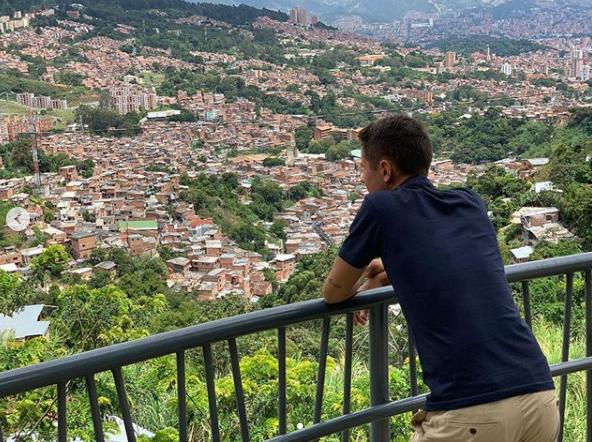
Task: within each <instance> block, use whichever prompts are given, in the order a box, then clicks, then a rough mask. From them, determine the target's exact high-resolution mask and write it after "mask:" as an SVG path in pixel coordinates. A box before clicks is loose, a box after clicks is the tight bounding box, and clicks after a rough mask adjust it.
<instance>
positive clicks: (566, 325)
mask: <svg viewBox="0 0 592 442" xmlns="http://www.w3.org/2000/svg"><path fill="white" fill-rule="evenodd" d="M573 279H574V275H573V273H568V274H567V275H566V278H565V311H564V314H563V344H562V348H561V361H562V362H565V361H567V360H568V359H569V338H570V335H571V309H572V298H573ZM566 397H567V375H563V376H561V380H560V384H559V419H560V425H561V428H560V429H559V437H558V438H557V440H558V441H559V442H562V441H563V426H564V424H565V401H566Z"/></svg>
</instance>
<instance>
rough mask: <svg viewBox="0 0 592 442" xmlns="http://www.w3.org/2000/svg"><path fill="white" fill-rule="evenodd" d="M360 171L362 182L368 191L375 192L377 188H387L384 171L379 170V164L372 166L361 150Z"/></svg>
mask: <svg viewBox="0 0 592 442" xmlns="http://www.w3.org/2000/svg"><path fill="white" fill-rule="evenodd" d="M360 172H361V174H362V177H361V178H362V183H364V184H365V185H366V189H368V192H376V191H378V190H386V189H388V187H387V185H386V184H387V183H386V182H385V176H384V171H383V170H381V164H380V162H379V164H377V165H375V166H373V165H372V164H371V163H370V161H368V159H367V158H366V157H365V155H364V153H363V151H362V158H361V161H360Z"/></svg>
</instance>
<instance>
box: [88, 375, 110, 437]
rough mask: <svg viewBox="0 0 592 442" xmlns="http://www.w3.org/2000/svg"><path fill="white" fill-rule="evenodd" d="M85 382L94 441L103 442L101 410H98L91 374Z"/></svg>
mask: <svg viewBox="0 0 592 442" xmlns="http://www.w3.org/2000/svg"><path fill="white" fill-rule="evenodd" d="M85 380H86V390H87V391H88V401H89V402H90V414H91V416H92V421H93V428H94V430H95V440H96V441H97V442H105V435H104V434H103V418H102V417H101V410H100V408H99V400H98V397H97V386H96V384H95V377H94V375H93V374H89V375H87V376H86V377H85Z"/></svg>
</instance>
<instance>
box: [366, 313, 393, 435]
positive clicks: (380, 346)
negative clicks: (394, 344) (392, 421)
mask: <svg viewBox="0 0 592 442" xmlns="http://www.w3.org/2000/svg"><path fill="white" fill-rule="evenodd" d="M387 311H388V310H387V305H386V304H380V305H377V306H374V307H372V308H371V309H370V328H369V329H370V405H380V404H385V403H387V402H388V401H389V379H388V319H387ZM389 433H390V428H389V419H381V420H378V421H374V422H372V423H371V424H370V441H371V442H384V441H388V440H389V438H390V434H389Z"/></svg>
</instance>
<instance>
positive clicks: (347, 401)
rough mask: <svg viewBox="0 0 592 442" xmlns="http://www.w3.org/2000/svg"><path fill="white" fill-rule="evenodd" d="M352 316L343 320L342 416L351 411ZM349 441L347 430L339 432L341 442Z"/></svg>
mask: <svg viewBox="0 0 592 442" xmlns="http://www.w3.org/2000/svg"><path fill="white" fill-rule="evenodd" d="M353 337H354V314H353V313H348V314H347V317H346V320H345V362H344V365H345V366H344V367H343V414H344V415H346V414H349V413H350V411H351V384H352V353H353V347H354V339H353ZM348 441H349V430H343V431H342V432H341V442H348Z"/></svg>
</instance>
